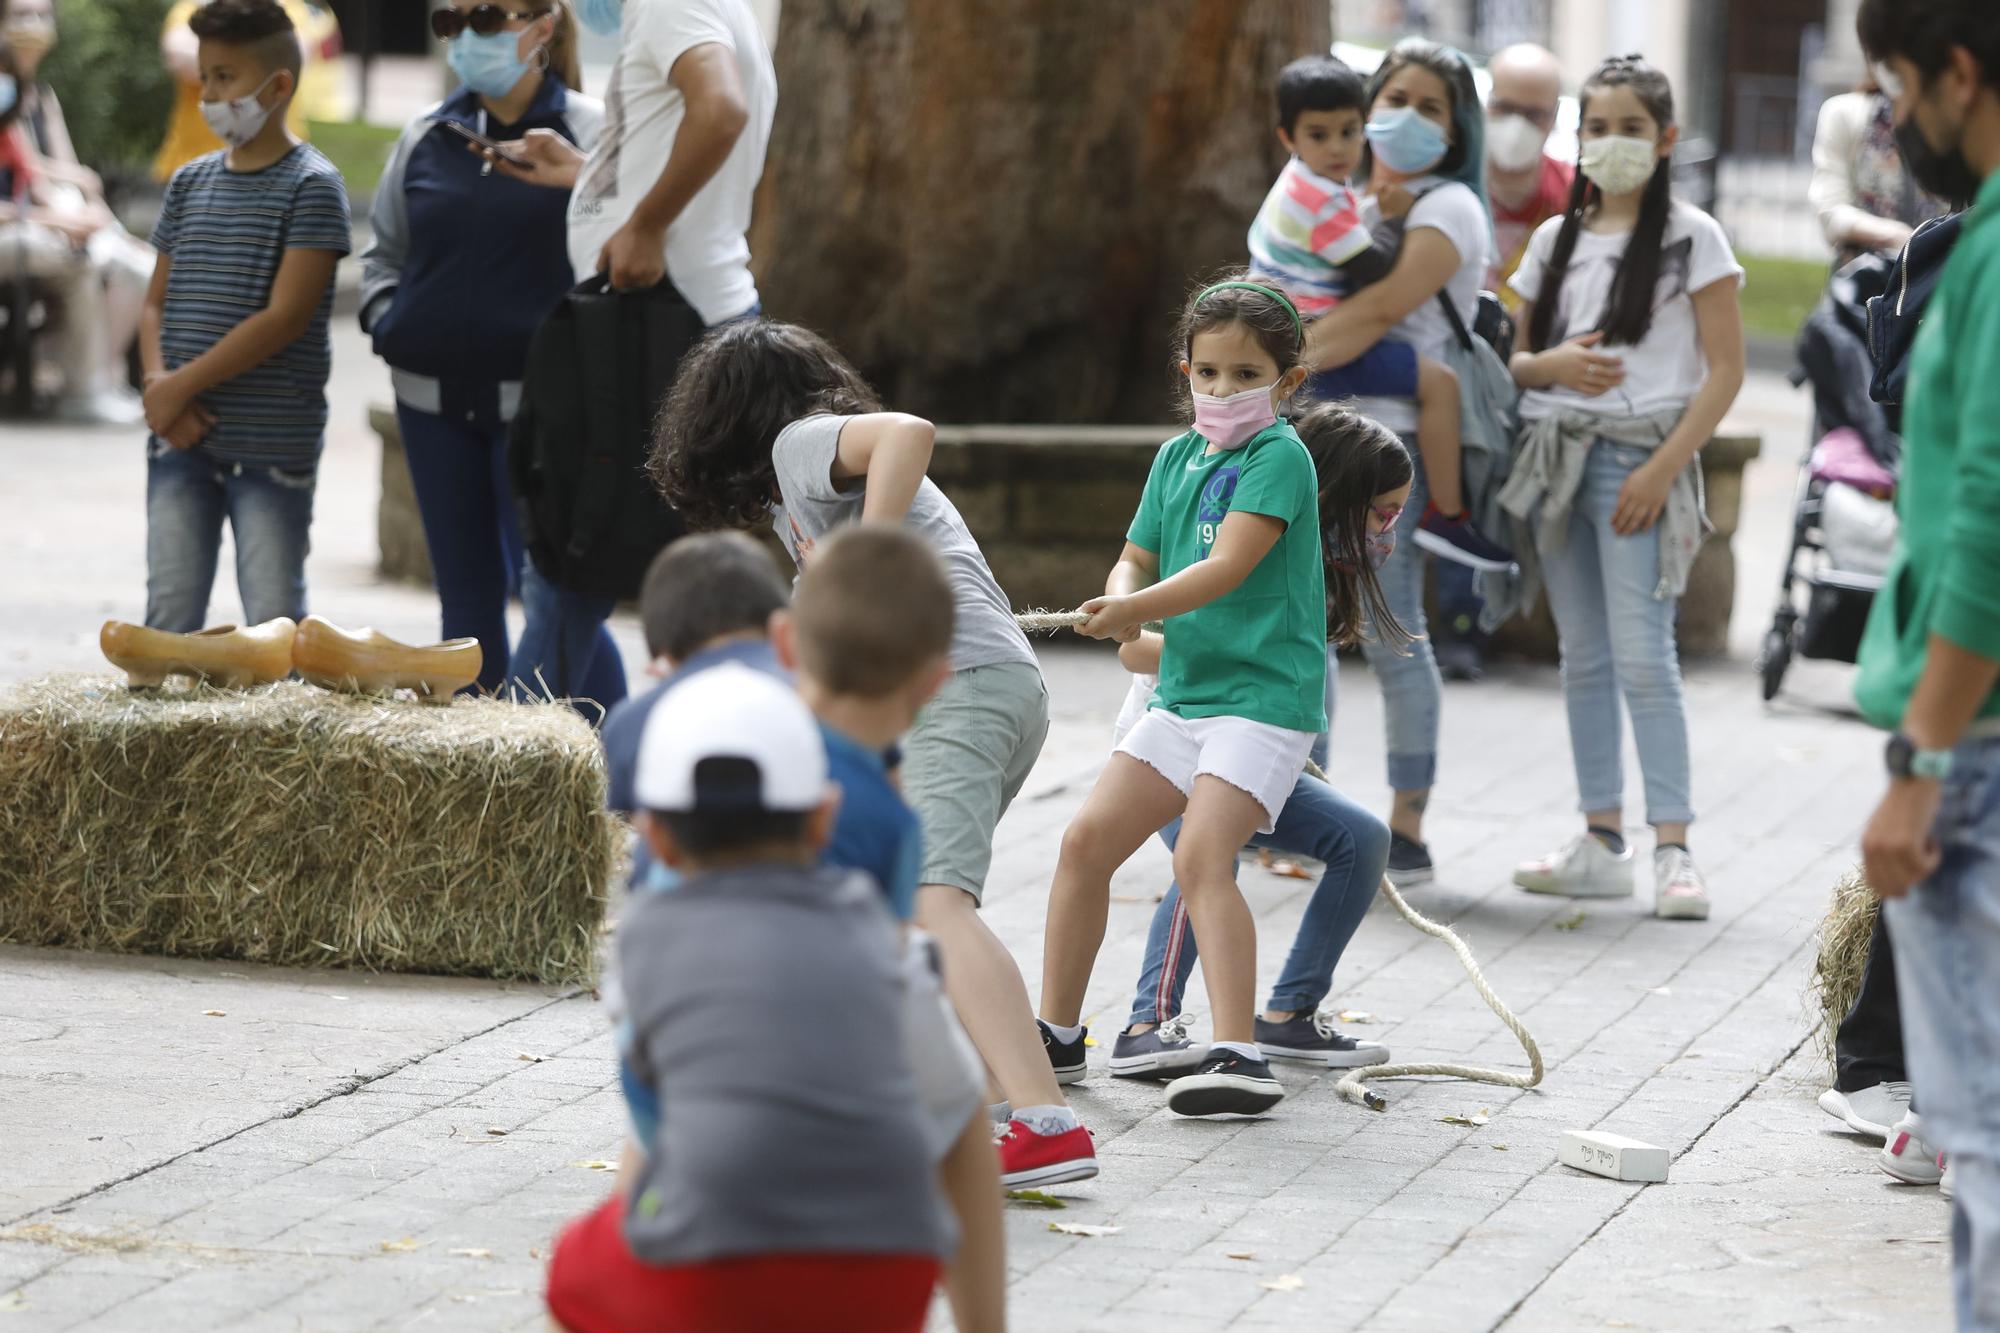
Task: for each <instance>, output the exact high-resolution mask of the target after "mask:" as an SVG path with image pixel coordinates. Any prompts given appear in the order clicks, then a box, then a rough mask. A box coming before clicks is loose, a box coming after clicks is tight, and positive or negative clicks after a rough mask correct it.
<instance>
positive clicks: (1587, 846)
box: [1514, 833, 1632, 898]
mask: <svg viewBox="0 0 2000 1333" xmlns="http://www.w3.org/2000/svg"><path fill="white" fill-rule="evenodd" d="M1514 882H1515V883H1516V884H1518V885H1520V886H1521V887H1522V888H1524V889H1526V890H1527V891H1528V892H1529V893H1553V894H1558V895H1560V896H1562V897H1565V898H1629V897H1631V896H1632V849H1631V847H1629V846H1627V847H1626V848H1625V850H1624V851H1623V852H1613V851H1612V850H1611V849H1610V848H1609V847H1606V846H1605V845H1604V839H1602V838H1600V837H1598V836H1597V835H1596V834H1595V833H1585V834H1581V835H1579V836H1577V837H1575V838H1572V839H1570V840H1569V841H1568V842H1566V843H1564V844H1563V845H1562V847H1561V849H1560V850H1558V851H1554V852H1551V853H1550V854H1549V855H1547V856H1544V857H1540V858H1538V859H1536V860H1533V861H1524V862H1522V863H1521V865H1520V866H1519V868H1517V869H1516V870H1515V871H1514Z"/></svg>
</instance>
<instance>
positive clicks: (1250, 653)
mask: <svg viewBox="0 0 2000 1333" xmlns="http://www.w3.org/2000/svg"><path fill="white" fill-rule="evenodd" d="M1231 511H1242V512H1244V513H1251V514H1265V515H1268V516H1270V517H1271V518H1275V519H1278V520H1280V521H1281V522H1283V523H1284V525H1285V531H1284V535H1283V536H1281V537H1279V538H1278V541H1277V544H1276V545H1275V546H1273V547H1272V548H1271V549H1270V551H1269V552H1267V553H1266V554H1265V556H1264V558H1263V559H1262V560H1260V561H1258V562H1257V567H1256V568H1255V569H1253V570H1251V571H1250V574H1249V577H1247V578H1245V579H1244V580H1243V582H1242V583H1241V584H1239V585H1238V586H1237V587H1236V588H1235V589H1233V590H1232V591H1230V592H1229V593H1227V594H1225V595H1224V596H1221V597H1218V598H1216V599H1215V600H1214V601H1212V602H1210V603H1209V604H1208V605H1207V606H1204V607H1200V608H1198V609H1196V610H1194V611H1190V612H1188V613H1187V614H1186V615H1184V616H1174V617H1173V618H1171V619H1169V620H1168V621H1167V622H1166V626H1165V629H1166V640H1167V643H1166V649H1165V652H1164V653H1163V655H1162V656H1161V658H1160V688H1159V692H1158V693H1157V694H1156V695H1154V697H1153V707H1155V708H1164V709H1166V710H1167V711H1168V712H1171V713H1173V714H1175V715H1177V716H1179V717H1183V718H1189V719H1193V718H1201V717H1241V718H1248V719H1249V720H1250V721H1252V722H1263V723H1266V724H1268V725H1270V726H1274V727H1284V728H1286V729H1287V730H1290V731H1324V730H1326V579H1325V572H1324V569H1323V567H1322V566H1321V564H1320V548H1319V482H1318V478H1317V475H1316V474H1315V473H1314V471H1313V462H1312V455H1310V454H1308V453H1307V452H1306V447H1305V445H1304V444H1302V443H1300V442H1299V437H1298V433H1297V432H1295V431H1294V430H1293V429H1292V428H1291V426H1290V424H1289V423H1286V422H1282V421H1281V422H1278V423H1277V424H1276V425H1274V426H1271V427H1269V428H1267V429H1265V430H1264V431H1262V432H1260V433H1259V434H1257V435H1256V436H1255V437H1253V438H1252V439H1251V440H1250V442H1249V443H1248V444H1246V445H1244V446H1243V447H1242V448H1241V449H1236V450H1230V451H1226V452H1216V453H1209V452H1208V441H1207V440H1204V439H1203V438H1202V437H1201V436H1199V435H1197V434H1195V433H1194V432H1193V431H1189V432H1188V433H1187V434H1185V435H1182V436H1179V437H1177V438H1175V439H1171V440H1168V441H1167V442H1166V443H1165V444H1163V445H1161V446H1160V452H1159V453H1158V454H1156V455H1154V457H1153V471H1152V473H1151V475H1149V476H1148V477H1147V478H1146V493H1145V495H1144V496H1142V497H1141V498H1140V500H1139V512H1138V514H1137V515H1136V516H1134V518H1133V519H1132V527H1131V529H1130V531H1128V532H1127V533H1126V534H1125V536H1126V539H1127V540H1129V541H1130V542H1131V543H1132V544H1133V545H1134V546H1143V547H1145V548H1146V549H1147V550H1148V551H1152V552H1154V553H1155V554H1156V555H1157V556H1158V557H1159V565H1160V578H1162V579H1169V578H1172V577H1173V576H1174V575H1175V574H1178V573H1180V572H1181V571H1182V570H1183V569H1186V568H1187V567H1188V566H1189V565H1192V564H1193V563H1195V561H1197V560H1203V559H1206V558H1207V556H1208V553H1209V550H1210V548H1212V547H1213V546H1214V545H1215V535H1216V533H1218V532H1219V531H1221V529H1222V520H1223V519H1224V518H1226V517H1228V515H1229V514H1230V513H1231Z"/></svg>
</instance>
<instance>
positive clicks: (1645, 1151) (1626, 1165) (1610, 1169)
mask: <svg viewBox="0 0 2000 1333" xmlns="http://www.w3.org/2000/svg"><path fill="white" fill-rule="evenodd" d="M1556 1157H1557V1160H1559V1161H1561V1162H1562V1164H1563V1165H1564V1166H1573V1167H1575V1168H1576V1169H1577V1170H1579V1171H1588V1172H1590V1173H1591V1174H1592V1175H1596V1176H1609V1177H1610V1178H1611V1179H1613V1180H1630V1181H1638V1182H1641V1183H1644V1184H1658V1183H1660V1182H1661V1181H1664V1180H1665V1179H1666V1178H1667V1159H1668V1153H1667V1150H1666V1149H1665V1148H1655V1147H1654V1146H1653V1145H1652V1144H1650V1143H1641V1142H1639V1140H1637V1139H1628V1138H1622V1137H1620V1136H1619V1135H1617V1134H1606V1133H1604V1132H1603V1131H1602V1130H1596V1129H1566V1130H1564V1131H1563V1136H1562V1146H1561V1148H1559V1149H1558V1150H1557V1153H1556Z"/></svg>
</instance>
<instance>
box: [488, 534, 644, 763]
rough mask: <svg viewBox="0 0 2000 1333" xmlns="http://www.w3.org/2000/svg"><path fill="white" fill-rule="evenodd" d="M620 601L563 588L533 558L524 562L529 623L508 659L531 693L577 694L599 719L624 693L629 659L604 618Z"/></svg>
mask: <svg viewBox="0 0 2000 1333" xmlns="http://www.w3.org/2000/svg"><path fill="white" fill-rule="evenodd" d="M616 605H617V603H615V602H614V601H612V600H611V599H610V598H609V597H586V596H584V595H583V594H582V593H578V592H571V591H570V590H569V589H567V588H558V587H557V586H556V585H555V584H553V583H551V582H549V581H548V579H546V578H544V577H543V576H542V572H541V571H540V570H538V569H536V568H535V562H534V561H532V560H529V561H525V562H523V564H522V566H521V608H522V610H523V611H525V612H526V613H527V618H528V623H527V625H526V626H525V627H524V628H523V629H522V630H521V641H520V642H519V643H517V644H515V645H514V657H513V660H512V662H511V663H510V665H509V670H510V671H511V672H512V673H513V676H514V681H515V683H516V684H517V685H518V686H519V687H520V688H521V689H522V691H524V692H525V693H527V694H529V695H530V696H533V697H537V698H544V699H573V700H575V701H576V702H577V703H578V705H579V707H578V709H577V711H578V712H580V713H582V714H583V715H584V716H585V717H586V718H588V719H590V721H591V722H592V723H593V724H595V723H599V722H602V721H603V719H604V714H606V713H608V712H610V711H611V709H612V706H613V705H615V704H617V703H619V702H620V701H621V700H623V699H624V698H625V663H624V662H623V661H622V660H620V658H619V656H618V645H617V644H616V643H613V642H612V640H611V631H610V630H608V629H606V628H605V626H604V622H605V621H606V620H608V619H610V617H611V612H612V610H613V608H614V607H615V606H616Z"/></svg>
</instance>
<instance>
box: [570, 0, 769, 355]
mask: <svg viewBox="0 0 2000 1333" xmlns="http://www.w3.org/2000/svg"><path fill="white" fill-rule="evenodd" d="M711 42H712V43H715V44H717V45H720V46H724V47H727V48H728V49H729V51H730V53H731V55H732V56H733V58H734V59H735V61H736V76H737V80H738V81H739V82H740V83H741V84H742V85H743V101H744V105H745V107H746V108H747V110H748V112H749V119H748V120H747V121H745V123H744V126H743V133H742V134H741V135H740V136H738V138H737V140H736V144H735V146H734V147H732V148H731V149H730V150H729V156H728V157H727V158H725V159H724V160H723V163H722V166H721V168H720V169H719V170H718V171H717V172H716V173H715V175H714V176H712V177H710V178H709V181H708V183H707V184H706V185H703V186H702V187H701V189H700V191H699V192H698V193H696V195H695V197H694V198H692V199H690V200H689V201H688V204H687V207H686V208H684V209H682V210H681V215H680V216H679V217H677V218H675V219H674V221H673V225H672V226H670V227H668V228H667V255H666V258H667V277H668V279H669V280H670V281H672V283H673V284H674V286H675V287H676V288H677V289H679V291H680V293H681V295H683V296H685V297H687V299H688V302H689V304H691V305H692V306H694V308H695V310H696V311H697V312H699V313H700V315H701V317H702V320H703V322H704V323H708V324H719V323H721V322H722V321H723V320H726V319H734V318H736V317H737V316H738V315H741V314H743V313H745V312H746V311H748V310H749V309H750V308H751V307H752V306H754V305H756V304H757V283H756V281H755V280H754V279H753V278H752V277H751V276H750V242H749V241H748V239H746V237H745V235H744V233H745V232H747V231H748V230H749V229H750V201H751V198H752V196H754V195H755V194H756V192H757V181H758V178H759V177H761V176H762V175H763V174H764V149H765V147H766V145H768V144H769V143H770V140H771V117H772V114H773V113H774V112H775V111H776V110H777V106H778V76H777V71H776V70H775V69H773V68H772V65H771V53H770V51H769V50H768V49H767V48H766V47H765V45H764V37H763V34H762V33H760V32H759V31H758V29H757V19H756V16H755V15H753V14H752V13H751V12H750V5H749V2H748V0H625V16H624V21H623V24H622V26H621V27H620V28H619V32H618V61H617V63H616V64H615V65H613V66H612V68H611V82H610V84H609V85H608V86H607V87H606V88H605V90H604V129H603V132H602V134H601V136H600V137H599V139H598V141H597V147H596V149H595V150H594V151H592V153H591V155H590V160H589V161H587V162H586V163H584V166H583V170H582V172H581V173H580V174H579V175H578V176H577V181H576V188H575V189H574V190H573V191H572V192H571V193H570V205H569V262H570V268H571V269H572V270H573V271H574V272H575V273H576V275H577V276H578V277H579V278H582V277H584V276H587V275H588V274H591V273H595V272H596V271H597V256H598V255H599V254H600V253H602V251H603V249H604V244H605V242H606V241H609V240H610V239H611V236H612V233H614V232H616V231H617V230H618V229H619V228H620V227H622V226H624V225H625V223H626V221H627V220H629V219H630V218H631V216H632V211H633V210H634V209H635V208H637V207H638V205H639V201H640V200H641V199H643V198H644V197H645V196H646V192H647V191H648V190H650V189H652V188H653V184H654V182H656V181H658V180H659V178H660V173H661V172H662V171H664V170H665V169H666V166H667V157H668V155H669V154H671V153H672V152H673V148H674V136H676V135H677V134H679V133H680V128H681V120H682V118H683V117H684V116H685V115H686V113H687V103H686V99H684V98H683V97H682V96H681V93H680V89H678V88H676V87H674V85H673V82H672V79H671V77H670V76H671V74H672V72H673V68H674V62H675V61H677V60H679V59H680V58H681V57H682V56H684V55H686V54H687V53H688V52H689V51H691V50H693V49H694V48H695V47H697V46H703V45H706V44H708V43H711Z"/></svg>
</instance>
